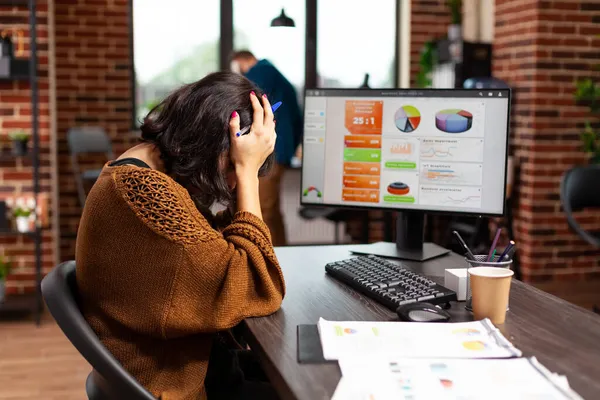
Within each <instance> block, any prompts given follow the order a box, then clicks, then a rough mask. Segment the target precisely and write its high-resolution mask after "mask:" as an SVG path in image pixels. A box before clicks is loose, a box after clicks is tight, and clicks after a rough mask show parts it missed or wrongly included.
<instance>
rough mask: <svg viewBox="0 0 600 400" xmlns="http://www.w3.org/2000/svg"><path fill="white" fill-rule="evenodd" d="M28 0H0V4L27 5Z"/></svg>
mask: <svg viewBox="0 0 600 400" xmlns="http://www.w3.org/2000/svg"><path fill="white" fill-rule="evenodd" d="M28 4H29V1H28V0H0V6H27V5H28Z"/></svg>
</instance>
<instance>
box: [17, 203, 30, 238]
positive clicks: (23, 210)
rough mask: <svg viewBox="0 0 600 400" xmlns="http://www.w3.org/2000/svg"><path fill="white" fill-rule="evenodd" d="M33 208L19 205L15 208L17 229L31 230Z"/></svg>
mask: <svg viewBox="0 0 600 400" xmlns="http://www.w3.org/2000/svg"><path fill="white" fill-rule="evenodd" d="M31 213H32V210H31V209H30V208H27V207H24V206H17V208H15V209H14V210H13V215H14V217H15V223H16V225H17V231H18V232H21V233H26V232H29V230H30V229H29V226H30V223H29V221H30V219H29V217H30V216H31Z"/></svg>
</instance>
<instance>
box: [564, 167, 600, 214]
mask: <svg viewBox="0 0 600 400" xmlns="http://www.w3.org/2000/svg"><path fill="white" fill-rule="evenodd" d="M560 191H561V193H560V194H561V197H562V201H563V206H564V207H568V208H569V209H570V210H571V211H578V210H582V209H584V208H600V165H588V166H583V167H574V168H572V169H570V170H568V171H567V172H566V173H565V174H564V176H563V179H562V185H561V188H560Z"/></svg>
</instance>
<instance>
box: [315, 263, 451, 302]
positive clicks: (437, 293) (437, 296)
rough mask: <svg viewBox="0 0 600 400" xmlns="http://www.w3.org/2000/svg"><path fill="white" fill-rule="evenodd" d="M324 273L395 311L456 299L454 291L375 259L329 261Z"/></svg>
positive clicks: (392, 264) (397, 266) (402, 268)
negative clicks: (425, 303)
mask: <svg viewBox="0 0 600 400" xmlns="http://www.w3.org/2000/svg"><path fill="white" fill-rule="evenodd" d="M325 271H327V273H329V274H330V275H331V276H332V277H334V278H336V279H339V280H340V281H342V282H344V283H346V284H348V285H349V286H350V287H352V288H353V289H355V290H358V291H359V292H361V293H364V294H365V295H367V296H368V297H370V298H372V299H374V300H376V301H378V302H379V303H381V304H383V305H384V306H386V307H388V308H390V309H392V310H394V311H396V308H398V306H401V305H403V304H409V303H416V302H418V301H424V302H427V303H432V304H443V303H447V302H449V301H456V300H457V299H456V292H454V291H452V290H450V289H447V288H445V287H443V286H441V285H438V284H437V283H435V282H434V281H432V280H430V279H427V278H426V277H424V276H423V275H419V274H416V273H414V272H412V271H411V270H409V269H407V268H405V267H403V266H401V265H398V264H394V263H391V262H389V261H387V260H385V259H383V258H380V257H377V256H363V257H357V258H350V259H348V260H343V261H337V262H332V263H329V264H327V265H326V266H325Z"/></svg>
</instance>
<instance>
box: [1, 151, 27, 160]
mask: <svg viewBox="0 0 600 400" xmlns="http://www.w3.org/2000/svg"><path fill="white" fill-rule="evenodd" d="M18 159H22V160H30V159H31V153H27V154H25V155H24V156H17V155H14V154H13V153H9V152H0V161H13V160H18Z"/></svg>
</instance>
